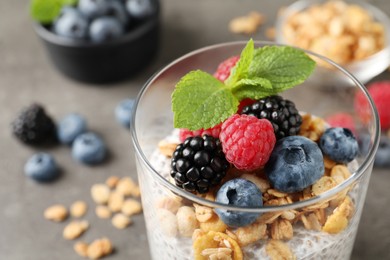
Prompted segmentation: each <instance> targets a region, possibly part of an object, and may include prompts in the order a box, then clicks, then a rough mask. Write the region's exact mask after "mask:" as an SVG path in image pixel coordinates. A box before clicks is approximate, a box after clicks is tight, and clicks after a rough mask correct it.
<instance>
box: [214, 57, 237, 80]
mask: <svg viewBox="0 0 390 260" xmlns="http://www.w3.org/2000/svg"><path fill="white" fill-rule="evenodd" d="M239 59H240V57H239V56H233V57H230V58H228V59H226V60H224V61H223V62H221V63H220V64H219V65H218V68H217V71H216V72H215V73H214V77H215V78H217V79H219V80H220V81H222V82H223V81H225V80H226V79H227V78H228V77H229V76H230V71H231V69H232V68H233V67H234V66H236V64H237V62H238V60H239Z"/></svg>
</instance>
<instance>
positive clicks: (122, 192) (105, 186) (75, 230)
mask: <svg viewBox="0 0 390 260" xmlns="http://www.w3.org/2000/svg"><path fill="white" fill-rule="evenodd" d="M140 195H141V194H140V189H139V186H138V185H137V184H136V183H135V182H134V181H133V180H132V179H131V178H129V177H123V178H119V177H117V176H110V177H109V178H108V179H107V180H106V182H105V183H99V184H94V185H92V187H91V196H92V199H93V201H94V202H95V203H96V209H95V213H96V215H97V216H98V217H99V218H102V219H110V218H111V222H112V225H113V226H114V227H115V228H117V229H124V228H126V227H128V226H129V225H130V224H132V219H131V217H132V216H134V215H137V214H140V213H142V206H141V202H140V201H139V200H138V199H139V197H140ZM87 210H88V205H87V204H86V203H85V202H84V201H81V200H78V201H75V202H74V203H73V204H72V205H71V206H70V209H69V210H68V208H67V207H66V206H64V205H61V204H55V205H53V206H51V207H49V208H47V209H46V210H45V211H44V217H45V218H46V219H47V220H51V221H53V222H63V221H65V220H66V219H67V218H68V217H69V215H70V216H71V217H72V218H73V219H72V220H71V221H70V222H69V223H68V224H67V225H66V226H65V227H64V230H63V237H64V239H66V240H76V239H78V238H79V237H80V236H82V235H83V233H85V232H86V231H87V230H88V229H89V227H90V223H89V222H88V221H87V220H85V219H82V218H83V217H84V216H85V215H86V213H87ZM191 234H192V233H191ZM74 250H75V252H76V253H77V254H78V255H79V256H82V257H87V258H89V259H100V258H102V257H105V256H108V255H110V254H111V253H112V252H113V250H114V248H113V245H112V243H111V241H110V240H109V239H108V238H105V237H103V238H100V239H96V240H94V241H92V242H91V243H86V242H83V241H78V242H76V243H75V244H74Z"/></svg>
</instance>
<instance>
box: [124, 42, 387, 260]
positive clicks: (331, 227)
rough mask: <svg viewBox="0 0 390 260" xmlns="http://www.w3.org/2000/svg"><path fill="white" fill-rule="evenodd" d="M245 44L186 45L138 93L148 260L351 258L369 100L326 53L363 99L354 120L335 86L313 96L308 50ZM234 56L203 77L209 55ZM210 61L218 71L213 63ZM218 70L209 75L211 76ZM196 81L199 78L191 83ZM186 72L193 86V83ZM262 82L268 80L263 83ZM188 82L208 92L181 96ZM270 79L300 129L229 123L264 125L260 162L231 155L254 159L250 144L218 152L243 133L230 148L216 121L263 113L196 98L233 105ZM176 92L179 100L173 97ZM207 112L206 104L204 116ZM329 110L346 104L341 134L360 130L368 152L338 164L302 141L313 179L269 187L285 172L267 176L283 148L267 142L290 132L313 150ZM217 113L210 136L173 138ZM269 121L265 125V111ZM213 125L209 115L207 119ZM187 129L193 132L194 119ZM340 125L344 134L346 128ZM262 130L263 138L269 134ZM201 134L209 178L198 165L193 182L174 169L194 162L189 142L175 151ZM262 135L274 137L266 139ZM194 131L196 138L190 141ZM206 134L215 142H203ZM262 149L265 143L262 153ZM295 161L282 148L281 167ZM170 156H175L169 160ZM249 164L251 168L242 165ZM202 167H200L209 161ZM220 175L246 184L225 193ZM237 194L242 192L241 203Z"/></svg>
mask: <svg viewBox="0 0 390 260" xmlns="http://www.w3.org/2000/svg"><path fill="white" fill-rule="evenodd" d="M270 45H272V46H270ZM248 46H249V47H248ZM250 46H251V45H250V42H249V43H248V44H247V45H245V43H244V42H232V43H225V44H220V45H214V46H210V47H206V48H203V49H200V50H197V51H194V52H191V53H189V54H187V55H185V56H183V57H181V58H179V59H178V60H176V61H174V62H172V63H171V64H169V65H168V66H167V67H165V68H164V69H162V70H161V71H160V72H158V73H157V74H155V75H154V76H153V77H152V78H151V79H150V80H149V81H148V82H147V83H146V85H145V87H144V88H143V90H142V91H141V92H140V94H139V96H138V98H137V101H136V107H135V110H134V111H133V122H132V128H131V133H132V140H133V144H134V147H135V153H136V162H137V172H138V177H139V183H140V188H141V194H142V204H143V209H144V216H145V221H146V227H147V234H148V241H149V246H150V253H151V256H152V259H159V260H160V259H169V260H171V259H180V260H183V259H234V260H240V259H348V258H349V257H350V255H351V252H352V249H353V243H354V238H355V236H356V233H357V228H358V223H359V220H360V216H361V212H362V209H363V205H364V200H365V195H366V190H367V187H368V182H369V178H370V174H371V171H372V165H373V159H374V155H375V151H376V149H377V146H378V138H379V123H378V117H377V113H376V111H375V108H374V107H373V103H372V101H371V99H370V97H369V96H368V95H367V93H366V90H365V88H364V87H363V85H362V84H361V83H360V82H358V81H357V80H356V79H355V78H354V77H353V76H352V75H351V74H350V73H348V72H347V71H346V70H344V69H343V68H341V67H340V66H338V65H337V64H335V63H333V62H330V61H328V60H324V61H325V62H329V65H330V66H333V69H334V70H336V71H339V72H340V73H341V74H342V75H344V77H345V78H348V79H349V80H350V81H351V82H353V83H354V85H353V89H354V90H355V91H356V92H357V93H362V94H363V95H364V96H365V97H366V99H367V102H368V103H369V104H370V105H369V106H368V107H367V109H368V110H367V112H368V114H369V115H370V116H368V117H367V118H360V117H359V116H358V115H357V113H356V112H355V110H354V109H355V108H354V106H353V102H351V98H353V97H351V96H345V95H339V93H338V92H337V91H335V92H333V93H324V92H323V91H322V90H321V89H320V88H316V87H313V85H312V82H313V77H315V75H314V74H311V71H312V69H314V68H313V67H312V64H313V63H312V62H310V61H309V60H308V57H309V56H308V55H306V54H310V55H313V56H315V57H317V58H318V59H322V58H321V57H320V56H316V54H313V53H306V54H305V52H303V51H300V50H297V49H294V48H290V47H286V48H285V47H283V46H277V45H275V44H274V43H265V42H257V43H256V44H255V47H256V48H255V49H253V46H252V49H251V48H250ZM244 47H245V48H244ZM243 48H244V50H243V51H242V49H243ZM241 51H242V52H241ZM240 53H241V56H239V59H238V63H236V64H238V65H236V67H235V69H234V70H230V71H233V72H231V73H232V74H231V75H233V76H231V75H230V76H228V77H227V80H224V81H218V80H217V79H215V78H213V76H211V75H210V74H212V73H214V72H215V70H216V69H217V67H218V64H219V63H220V62H222V61H224V60H226V59H227V58H229V57H232V56H237V55H240ZM264 55H265V56H264ZM236 62H237V59H236ZM286 68H287V69H286ZM230 69H231V67H230ZM285 69H286V70H285ZM218 70H219V71H220V70H221V67H219V68H218ZM222 70H223V69H222ZM254 71H255V73H253V72H254ZM282 71H283V72H282ZM189 72H190V73H189ZM297 72H302V73H303V74H305V75H304V76H302V75H297V74H299V73H297ZM306 72H310V73H306ZM215 76H216V74H215ZM219 76H220V74H219ZM219 76H216V77H217V78H218V79H219ZM199 79H202V80H201V81H197V80H199ZM305 79H307V80H306V81H305ZM193 80H196V81H197V82H198V83H199V84H200V85H202V84H203V86H200V85H199V84H193V83H194V81H193ZM267 80H268V81H269V82H271V83H270V85H269V84H268V83H267V82H268V81H267ZM206 83H207V84H206ZM209 84H210V85H209ZM291 84H292V85H295V87H294V88H292V89H289V90H286V88H289V87H292V85H291ZM316 84H317V85H321V84H322V82H321V81H318V82H316ZM260 85H261V86H260ZM287 85H288V86H287ZM191 86H192V87H191ZM199 86H200V87H204V88H202V90H203V91H206V92H208V91H212V92H213V93H214V95H206V96H204V95H200V96H197V94H196V92H191V93H192V95H188V91H192V90H193V88H197V87H199ZM278 86H279V87H281V88H282V89H283V90H284V91H283V93H282V94H280V95H281V96H282V97H283V99H284V101H283V100H281V99H277V100H279V101H277V102H278V104H279V105H281V106H285V105H286V104H287V103H289V102H288V101H285V100H292V101H293V102H294V103H295V105H296V107H297V110H296V113H298V111H299V115H300V117H301V119H299V120H298V121H299V122H300V123H299V127H298V128H296V129H295V130H296V131H293V133H290V134H291V135H290V136H288V137H281V136H279V134H280V132H279V130H278V137H275V136H277V134H276V132H277V130H276V127H275V126H274V125H272V127H273V128H271V135H269V128H267V127H265V128H262V129H263V130H261V131H260V132H258V131H257V130H256V132H252V131H254V130H253V129H255V128H254V127H249V128H245V129H246V130H245V131H244V132H241V133H238V132H239V130H237V134H238V135H241V136H240V139H242V140H247V139H246V138H251V136H252V134H254V135H256V136H257V134H258V133H260V135H259V138H264V135H262V133H263V131H264V132H265V131H266V132H267V134H266V136H267V137H266V138H268V139H266V141H264V142H262V143H259V145H260V146H261V147H262V151H260V153H261V159H260V160H258V159H257V158H255V157H256V156H254V157H251V158H255V159H253V160H252V159H251V160H250V164H247V165H242V164H240V163H241V161H240V159H243V158H244V157H245V158H244V159H247V158H249V157H250V156H253V155H250V154H249V153H247V154H246V155H245V156H239V157H234V156H233V157H234V158H235V159H234V158H233V159H231V158H230V159H229V158H228V156H226V154H228V153H229V151H232V150H233V149H241V148H242V147H243V146H245V147H247V146H251V142H242V143H240V145H239V146H237V147H232V146H230V144H228V142H226V136H224V133H226V131H230V130H231V128H229V127H226V124H227V123H226V122H228V121H229V120H236V119H237V118H246V119H248V118H249V120H251V121H254V122H255V123H254V124H255V125H256V124H257V123H259V124H261V125H262V126H266V125H267V124H268V123H266V122H265V121H267V119H258V118H257V116H256V117H255V116H252V115H248V116H247V115H243V113H245V111H246V110H245V109H242V110H241V108H237V107H235V109H233V110H231V111H230V110H229V111H230V112H228V113H227V114H223V113H224V112H226V111H227V110H228V108H229V104H227V102H208V103H207V102H206V103H207V104H206V103H204V100H208V99H209V97H207V96H210V98H211V99H213V98H216V97H217V96H218V95H219V94H223V95H222V96H219V97H218V98H217V100H219V99H220V98H225V97H231V100H232V102H231V104H233V105H234V106H235V105H238V103H236V102H235V101H234V100H236V99H237V100H241V101H242V100H244V99H245V98H247V97H248V95H249V96H252V97H253V96H258V95H260V96H261V94H259V93H260V92H262V93H263V92H264V91H265V92H267V93H271V92H272V91H273V90H275V88H278ZM253 88H257V90H254V89H253ZM259 89H260V92H258V90H259ZM179 92H180V93H179ZM278 92H279V91H278ZM229 93H230V94H229ZM203 94H204V93H203ZM172 97H173V98H172ZM179 97H180V98H183V97H187V98H186V99H184V100H180V98H179ZM199 97H201V98H199ZM313 97H318V98H313ZM188 98H190V99H191V100H189V99H188ZM203 98H204V99H203ZM266 98H267V97H266ZM178 99H179V101H178ZM258 99H261V98H260V97H259V98H258ZM171 101H173V104H172V103H171ZM181 101H183V102H184V103H182V102H181ZM253 104H256V103H252V105H250V106H251V107H254V106H253ZM188 105H190V106H198V105H200V106H201V107H207V108H208V109H209V110H206V111H204V112H206V113H203V112H202V115H200V114H197V113H198V112H199V111H198V112H196V111H195V110H194V111H195V112H194V111H192V112H193V115H192V116H193V117H194V118H196V117H197V116H200V118H202V120H182V119H183V116H184V118H187V116H188V113H187V112H188V111H187V112H186V111H185V110H187V109H188V108H189V107H188ZM181 106H184V107H185V109H184V110H180V109H181V108H183V107H181ZM221 106H224V109H223V110H219V108H220V107H221ZM234 106H233V107H234ZM214 109H217V110H214ZM237 109H238V110H237ZM172 110H173V112H174V113H172ZM218 110H219V111H218ZM244 110H245V111H244ZM178 111H181V114H180V113H179V114H178ZM207 111H213V112H212V113H207ZM291 111H293V109H292V110H291ZM291 111H290V112H291ZM294 111H295V110H294ZM302 111H305V113H304V112H302ZM337 111H348V112H349V113H351V115H352V116H353V118H354V129H353V131H352V132H353V135H354V136H355V137H356V139H357V140H360V139H361V138H360V137H362V136H363V135H366V134H368V135H369V136H370V137H371V138H370V140H371V141H369V140H368V139H367V138H366V139H364V140H366V142H367V143H365V144H364V145H365V146H366V147H368V149H360V150H359V151H358V153H357V154H355V156H354V158H353V159H349V160H348V162H340V161H337V162H336V161H335V160H334V159H329V158H328V157H329V156H332V155H331V154H327V153H326V152H325V150H323V153H324V154H325V155H326V156H323V155H322V154H320V155H319V156H320V157H311V156H312V155H311V152H309V151H308V150H305V151H307V154H306V155H307V156H308V157H307V158H317V159H316V160H315V161H314V162H313V161H312V160H311V159H307V160H306V159H305V162H306V161H310V162H312V163H314V165H317V166H318V165H320V166H321V167H319V168H318V169H319V170H318V171H320V174H319V175H318V176H317V177H315V179H312V175H310V177H308V176H307V178H310V179H311V180H312V181H311V182H310V183H305V184H304V185H303V186H299V187H297V184H296V183H295V184H293V185H292V186H294V187H295V188H294V190H293V191H292V190H290V189H289V187H291V185H290V183H289V182H285V184H286V185H287V188H286V190H285V189H284V188H282V186H283V185H282V186H280V185H279V184H280V183H279V182H280V181H282V182H283V181H284V180H285V178H279V180H276V181H275V180H273V179H272V178H271V177H270V176H271V173H272V172H273V170H272V167H271V166H270V164H273V163H274V162H275V159H276V160H277V159H278V158H282V157H283V156H281V155H280V156H279V155H278V153H279V152H280V151H283V150H277V149H276V147H278V145H279V144H280V143H284V140H287V139H290V138H291V137H292V138H296V139H297V140H306V141H305V142H303V143H301V144H302V147H304V146H305V145H306V142H308V143H310V144H311V145H312V146H313V151H317V150H316V149H317V148H315V147H317V145H318V146H321V145H320V144H319V143H320V140H322V136H324V131H326V129H330V128H328V126H327V124H326V122H325V121H324V119H323V118H325V117H326V116H327V115H328V114H330V113H334V112H337ZM220 113H222V114H220ZM283 113H284V112H283ZM291 113H295V112H291ZM216 114H219V115H222V117H225V118H226V117H228V119H226V120H224V119H221V120H222V121H224V122H223V124H222V126H221V130H220V133H215V132H213V131H210V132H209V134H210V135H212V136H214V135H216V136H218V137H213V138H215V139H213V138H211V137H210V136H208V137H205V136H203V137H199V136H196V135H197V134H196V133H199V132H196V131H195V132H196V133H195V132H192V133H193V134H194V135H195V136H193V137H190V139H186V140H191V141H189V142H188V141H184V142H183V143H182V144H179V143H180V142H182V141H183V140H181V139H182V138H183V136H182V133H183V132H186V130H183V128H182V127H183V126H184V125H187V124H189V126H190V125H193V124H196V125H197V126H199V124H200V125H204V126H205V127H204V128H206V125H207V124H209V123H210V120H211V119H213V118H215V115H216ZM231 114H233V115H231ZM313 115H315V116H313ZM192 116H190V118H191V117H192ZM256 120H258V121H256ZM264 120H265V121H264ZM270 120H271V122H274V121H273V119H270ZM200 121H202V122H200ZM183 122H184V123H183ZM216 123H218V120H217V121H213V123H211V124H216ZM174 124H175V126H174ZM263 124H264V125H263ZM291 124H292V125H293V126H294V127H295V126H297V123H296V122H294V123H291V122H290V126H291ZM177 128H181V129H180V130H179V129H177ZM213 128H214V126H213ZM192 129H193V130H196V129H195V128H194V127H192ZM215 129H216V128H214V130H215ZM229 129H230V130H229ZM274 131H275V135H274ZM186 133H187V132H186ZM244 133H251V134H248V135H245V134H244ZM349 133H350V134H351V131H349ZM242 134H244V135H242ZM200 135H201V134H200ZM272 135H274V137H270V136H272ZM202 138H203V140H204V141H202V142H203V146H199V147H204V149H203V148H199V149H203V150H202V153H203V152H204V151H207V153H208V152H209V151H210V150H209V148H210V149H211V150H212V151H214V150H215V149H216V151H214V152H212V153H208V154H209V155H210V156H212V157H213V159H211V160H209V159H208V162H207V163H209V164H210V166H211V168H212V170H214V172H213V173H212V174H211V175H212V176H211V177H210V176H206V175H207V174H208V173H210V172H209V171H206V170H201V172H202V174H201V176H202V179H201V181H198V180H200V179H196V178H194V172H196V170H188V167H187V169H186V170H185V176H186V177H185V178H184V177H183V176H181V175H180V173H181V169H182V168H181V167H182V166H183V165H185V164H184V162H185V158H190V157H188V156H193V161H192V163H194V165H195V166H196V165H197V164H198V166H199V165H200V164H202V165H203V163H201V160H203V159H201V158H205V157H198V158H196V156H195V155H196V154H198V152H199V150H198V152H196V154H195V155H193V154H192V155H191V152H190V151H189V150H187V151H184V150H185V149H186V148H188V147H189V146H190V147H192V148H194V147H197V146H198V144H199V143H198V142H200V141H199V140H200V139H202ZM218 138H219V139H218ZM273 138H277V141H276V140H275V139H273ZM195 139H196V140H198V141H196V142H194V143H193V142H192V141H194V140H195ZM271 139H273V141H272V140H271ZM213 140H214V141H213ZM218 140H220V141H218ZM212 142H214V144H212V145H210V143H212ZM275 142H276V143H275ZM206 143H208V144H207V145H206ZM220 143H221V145H222V147H229V148H228V149H227V150H226V149H225V148H224V149H225V150H223V154H224V155H225V156H226V160H227V161H228V162H229V166H228V167H223V166H221V165H224V162H222V161H221V156H222V153H221V152H220V150H218V149H220V146H219V145H220ZM178 144H179V145H178ZM226 145H227V146H226ZM184 147H185V148H184ZM252 148H253V147H252ZM296 148H297V149H298V150H299V149H300V148H299V147H296ZM296 148H293V149H292V151H293V150H294V151H295V150H296ZM314 148H315V149H314ZM183 149H184V150H183ZM194 149H195V148H194ZM196 149H198V148H196ZM254 149H257V146H256V147H254ZM318 149H319V148H318ZM268 152H271V154H270V157H269V158H270V159H269V158H266V157H267V156H265V154H266V153H268ZM301 155H302V154H301ZM186 156H187V157H186ZM184 157H185V158H184ZM206 157H207V156H206ZM304 157H305V156H304ZM177 158H179V159H177ZM183 158H184V159H183ZM191 158H192V157H191ZM216 158H219V159H216ZM298 158H300V155H298V156H295V155H294V156H291V157H290V156H287V157H285V159H286V161H291V160H292V161H294V162H293V163H292V164H295V163H297V164H299V165H300V163H305V162H303V161H302V160H298V161H299V162H298V161H297V159H298ZM318 158H320V159H318ZM198 159H199V160H200V161H199V160H198ZM236 159H238V161H237V160H236ZM179 160H182V161H181V162H180V163H179ZM213 160H214V162H213ZM215 160H220V161H219V163H216V164H218V165H219V166H218V165H216V164H215ZM231 160H232V161H231ZM263 160H264V161H263ZM267 160H268V161H267ZM337 160H338V159H337ZM254 164H256V165H255V167H252V166H253V165H254ZM195 166H194V167H195ZM198 166H196V167H198ZM214 166H216V168H215V167H214ZM199 167H200V166H199ZM202 167H204V168H207V167H208V164H206V166H204V165H203V166H202ZM216 169H219V170H216ZM221 169H222V170H223V171H225V173H224V175H223V176H225V177H223V176H222V178H220V177H219V174H220V170H221ZM311 169H317V168H316V167H314V168H311ZM187 170H188V171H187ZM222 170H221V171H222ZM281 171H282V172H286V171H283V170H281ZM292 171H293V170H292ZM294 172H295V170H294ZM316 173H318V172H315V173H313V175H317V174H316ZM287 174H289V171H287ZM299 174H303V173H302V172H300V173H299ZM195 175H196V174H195ZM198 177H199V176H198ZM198 177H197V178H198ZM203 177H204V178H206V179H208V180H211V181H210V183H209V184H210V185H209V186H208V185H205V183H206V184H207V183H208V182H207V180H203ZM183 178H184V179H183ZM186 178H187V179H186ZM305 178H306V177H305ZM195 179H196V180H195ZM286 179H287V177H286ZM195 181H196V185H195V186H194V182H195ZM213 181H216V183H213ZM231 182H233V183H245V185H248V186H241V187H248V189H246V191H243V189H239V188H236V189H230V190H229V189H227V190H226V189H224V188H223V187H225V185H227V184H229V183H231ZM278 183H279V184H278ZM237 185H241V184H237ZM205 187H206V188H205ZM237 187H240V186H237ZM232 190H233V191H234V192H232ZM225 191H226V194H227V197H228V198H229V201H228V202H224V201H223V200H221V199H220V198H221V197H220V195H221V194H222V195H224V194H225ZM247 192H248V193H247ZM243 194H244V195H245V194H246V195H248V196H246V195H245V196H244V195H243ZM259 194H261V196H260V197H259V196H258V195H259ZM222 197H223V196H222ZM245 197H248V198H249V197H250V198H249V202H248V200H247V198H245ZM241 199H242V200H241ZM237 201H241V202H243V201H244V202H245V203H247V202H248V203H249V204H245V203H244V204H240V203H241V202H239V203H237V204H236V202H237ZM260 201H261V202H260ZM251 203H255V204H251ZM259 203H260V204H261V205H259ZM253 205H257V206H253ZM236 216H239V217H236Z"/></svg>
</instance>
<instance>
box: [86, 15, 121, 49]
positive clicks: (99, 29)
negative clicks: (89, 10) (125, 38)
mask: <svg viewBox="0 0 390 260" xmlns="http://www.w3.org/2000/svg"><path fill="white" fill-rule="evenodd" d="M123 33H124V26H123V25H122V24H121V23H120V22H119V20H118V19H116V18H114V17H109V16H103V17H99V18H96V19H95V20H93V21H92V23H91V25H90V27H89V37H90V39H91V40H92V41H93V42H96V43H101V42H105V41H109V40H112V39H115V38H118V37H119V36H121V35H123Z"/></svg>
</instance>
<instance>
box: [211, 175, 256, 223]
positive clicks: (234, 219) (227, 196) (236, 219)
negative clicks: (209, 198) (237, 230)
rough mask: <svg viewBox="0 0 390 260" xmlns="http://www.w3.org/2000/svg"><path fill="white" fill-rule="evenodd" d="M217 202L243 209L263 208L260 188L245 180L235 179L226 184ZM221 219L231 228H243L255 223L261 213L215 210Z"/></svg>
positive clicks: (219, 191)
mask: <svg viewBox="0 0 390 260" xmlns="http://www.w3.org/2000/svg"><path fill="white" fill-rule="evenodd" d="M216 201H217V202H220V203H223V204H227V205H232V206H241V207H261V206H263V199H262V194H261V191H260V190H259V188H257V186H256V185H255V184H254V183H253V182H250V181H248V180H245V179H240V178H237V179H233V180H230V181H227V182H225V183H224V184H223V185H222V186H221V188H220V189H219V190H218V192H217V196H216ZM215 211H216V213H217V215H218V216H219V218H220V219H221V220H222V221H223V222H224V223H225V224H226V225H228V226H230V227H243V226H246V225H249V224H251V223H253V222H254V221H255V220H256V219H257V218H258V217H259V215H260V213H251V212H242V211H231V210H225V209H222V208H217V209H215Z"/></svg>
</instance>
